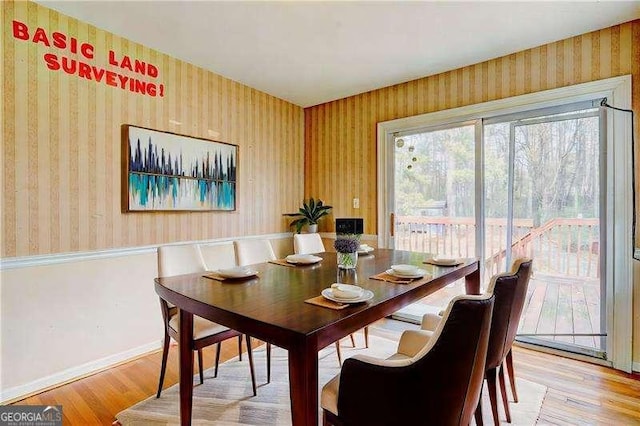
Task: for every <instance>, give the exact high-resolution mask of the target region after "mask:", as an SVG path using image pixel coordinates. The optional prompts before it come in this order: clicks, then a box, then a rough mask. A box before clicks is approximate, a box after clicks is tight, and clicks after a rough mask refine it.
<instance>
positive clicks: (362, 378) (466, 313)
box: [321, 295, 494, 426]
mask: <svg viewBox="0 0 640 426" xmlns="http://www.w3.org/2000/svg"><path fill="white" fill-rule="evenodd" d="M493 298H494V297H493V295H491V296H486V295H483V296H466V295H465V296H458V297H456V298H454V299H453V300H452V301H451V302H450V304H449V306H448V308H447V310H446V311H445V313H444V317H443V321H441V323H440V324H439V325H438V327H437V328H436V329H435V330H434V331H433V332H429V331H422V330H410V331H405V332H404V333H403V335H402V338H401V339H400V344H399V346H398V353H396V354H395V355H392V356H391V357H390V358H388V359H386V360H381V359H377V358H372V357H366V356H362V355H359V356H355V357H352V358H348V359H347V360H345V362H344V364H343V366H342V370H341V373H340V374H339V375H337V376H336V377H334V378H333V379H332V380H330V381H329V382H328V383H327V384H326V385H325V386H324V388H323V389H322V397H321V404H322V408H323V415H324V417H323V423H324V424H325V425H327V424H332V425H367V426H378V425H385V426H386V425H394V426H395V425H467V424H469V422H470V421H471V418H472V416H473V413H474V411H475V408H476V406H477V404H478V400H479V398H480V391H481V388H482V382H483V377H484V370H485V368H484V367H485V360H486V354H487V345H488V342H489V325H490V322H491V311H492V308H493ZM425 342H426V344H425ZM416 350H417V351H416Z"/></svg>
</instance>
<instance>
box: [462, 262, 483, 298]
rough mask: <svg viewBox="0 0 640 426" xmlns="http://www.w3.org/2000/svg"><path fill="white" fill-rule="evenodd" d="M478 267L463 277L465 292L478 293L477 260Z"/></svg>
mask: <svg viewBox="0 0 640 426" xmlns="http://www.w3.org/2000/svg"><path fill="white" fill-rule="evenodd" d="M477 264H478V269H476V270H475V271H473V272H472V273H470V274H469V275H467V276H466V277H464V287H465V289H466V291H467V294H480V262H477Z"/></svg>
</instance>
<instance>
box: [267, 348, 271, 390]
mask: <svg viewBox="0 0 640 426" xmlns="http://www.w3.org/2000/svg"><path fill="white" fill-rule="evenodd" d="M267 383H271V343H267Z"/></svg>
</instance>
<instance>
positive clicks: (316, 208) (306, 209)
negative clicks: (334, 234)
mask: <svg viewBox="0 0 640 426" xmlns="http://www.w3.org/2000/svg"><path fill="white" fill-rule="evenodd" d="M332 208H333V207H332V206H326V205H324V203H323V202H322V200H320V199H319V200H317V201H316V200H314V199H313V197H312V198H310V199H309V203H307V202H306V201H305V200H303V201H302V207H300V210H299V211H298V213H287V214H285V216H290V217H296V218H297V219H296V220H294V221H293V222H291V223H290V224H289V226H295V227H296V233H298V234H299V233H300V231H301V230H302V227H303V226H305V225H317V224H318V220H320V218H322V217H323V216H326V215H328V214H329V211H330V210H331V209H332Z"/></svg>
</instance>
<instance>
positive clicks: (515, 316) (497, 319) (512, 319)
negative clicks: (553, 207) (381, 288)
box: [422, 258, 532, 425]
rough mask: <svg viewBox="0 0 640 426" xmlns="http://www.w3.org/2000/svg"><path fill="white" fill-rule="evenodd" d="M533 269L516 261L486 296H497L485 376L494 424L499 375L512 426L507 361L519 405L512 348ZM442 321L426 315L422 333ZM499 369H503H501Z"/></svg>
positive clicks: (495, 278)
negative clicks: (506, 380)
mask: <svg viewBox="0 0 640 426" xmlns="http://www.w3.org/2000/svg"><path fill="white" fill-rule="evenodd" d="M531 265H532V261H531V259H528V258H520V259H516V260H515V261H514V262H513V265H512V267H511V272H507V273H504V274H497V275H494V276H493V277H492V278H491V282H490V283H489V286H488V288H487V292H486V293H487V294H493V295H495V298H496V301H495V307H494V308H493V317H492V318H491V336H490V338H489V348H488V349H487V362H486V372H485V378H486V379H487V388H488V390H489V400H490V401H491V411H492V413H493V421H494V423H495V424H499V423H500V420H499V417H498V404H497V388H496V374H498V378H499V381H500V390H501V394H502V402H503V405H504V411H505V415H506V418H507V421H508V422H509V423H510V422H511V413H510V411H509V405H508V402H507V393H506V389H505V380H504V371H503V365H504V361H506V365H507V370H508V373H509V381H510V383H511V391H512V392H513V397H514V400H515V402H518V394H517V393H516V382H515V377H514V373H513V358H512V355H511V347H512V345H513V341H514V340H515V337H516V332H517V331H518V324H519V322H520V316H521V314H522V309H523V307H524V301H525V298H526V295H527V287H528V285H529V277H530V276H531ZM440 321H441V317H440V316H438V315H434V314H426V315H425V316H424V317H423V318H422V329H423V330H434V329H435V328H436V327H437V325H438V323H439V322H440ZM498 367H500V368H499V369H498ZM476 424H478V425H482V424H483V421H482V404H481V402H480V401H479V402H478V408H477V410H476Z"/></svg>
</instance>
